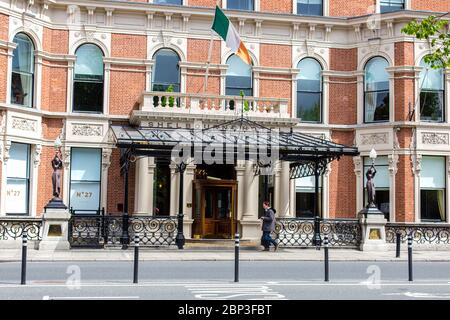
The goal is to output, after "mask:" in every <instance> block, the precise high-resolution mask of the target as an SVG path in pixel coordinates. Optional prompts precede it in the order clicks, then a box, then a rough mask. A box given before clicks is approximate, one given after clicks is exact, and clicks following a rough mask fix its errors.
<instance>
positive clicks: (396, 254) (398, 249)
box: [395, 232, 402, 258]
mask: <svg viewBox="0 0 450 320" xmlns="http://www.w3.org/2000/svg"><path fill="white" fill-rule="evenodd" d="M396 236H397V246H396V250H395V257H396V258H400V241H401V240H402V238H401V237H402V235H401V233H399V232H397V234H396Z"/></svg>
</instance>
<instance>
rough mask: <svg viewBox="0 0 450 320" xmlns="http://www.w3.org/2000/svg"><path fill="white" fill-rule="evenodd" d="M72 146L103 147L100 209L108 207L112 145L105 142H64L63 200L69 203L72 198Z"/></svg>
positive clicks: (62, 148) (62, 150) (62, 151)
mask: <svg viewBox="0 0 450 320" xmlns="http://www.w3.org/2000/svg"><path fill="white" fill-rule="evenodd" d="M72 148H94V149H101V176H100V209H102V208H105V210H107V207H108V202H107V200H108V170H109V166H110V164H111V153H112V148H111V146H110V145H105V144H98V143H96V144H93V145H86V144H81V143H71V142H65V141H64V142H63V146H62V147H61V153H62V157H63V171H64V174H63V181H62V183H61V184H62V185H63V186H64V187H63V188H62V189H63V194H62V199H63V202H64V203H65V204H66V205H68V204H69V198H70V170H71V151H72Z"/></svg>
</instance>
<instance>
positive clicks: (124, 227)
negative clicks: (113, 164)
mask: <svg viewBox="0 0 450 320" xmlns="http://www.w3.org/2000/svg"><path fill="white" fill-rule="evenodd" d="M126 152H128V151H126ZM129 169H130V158H129V154H127V155H125V161H124V163H123V167H122V173H123V183H124V196H123V197H124V199H123V213H122V237H121V243H122V249H123V250H126V249H128V244H129V243H130V236H129V234H128V225H129V215H128V171H129Z"/></svg>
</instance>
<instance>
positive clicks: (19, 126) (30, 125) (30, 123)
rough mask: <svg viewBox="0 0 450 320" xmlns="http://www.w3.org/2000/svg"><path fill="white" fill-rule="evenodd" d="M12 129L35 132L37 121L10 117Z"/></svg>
mask: <svg viewBox="0 0 450 320" xmlns="http://www.w3.org/2000/svg"><path fill="white" fill-rule="evenodd" d="M11 128H12V129H16V130H21V131H31V132H36V130H37V121H36V120H31V119H25V118H19V117H12V124H11Z"/></svg>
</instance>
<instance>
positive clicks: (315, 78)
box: [297, 58, 322, 122]
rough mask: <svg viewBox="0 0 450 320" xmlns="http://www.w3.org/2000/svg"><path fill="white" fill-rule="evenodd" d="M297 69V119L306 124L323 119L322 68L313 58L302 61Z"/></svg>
mask: <svg viewBox="0 0 450 320" xmlns="http://www.w3.org/2000/svg"><path fill="white" fill-rule="evenodd" d="M297 68H299V69H300V73H299V74H298V76H297V117H298V118H300V119H301V121H305V122H320V121H321V118H322V75H321V73H322V66H321V65H320V63H319V62H318V61H317V60H315V59H313V58H305V59H303V60H301V61H300V62H299V63H298V65H297Z"/></svg>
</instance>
